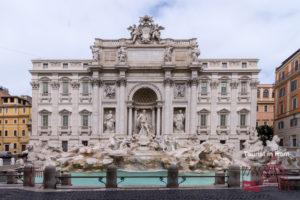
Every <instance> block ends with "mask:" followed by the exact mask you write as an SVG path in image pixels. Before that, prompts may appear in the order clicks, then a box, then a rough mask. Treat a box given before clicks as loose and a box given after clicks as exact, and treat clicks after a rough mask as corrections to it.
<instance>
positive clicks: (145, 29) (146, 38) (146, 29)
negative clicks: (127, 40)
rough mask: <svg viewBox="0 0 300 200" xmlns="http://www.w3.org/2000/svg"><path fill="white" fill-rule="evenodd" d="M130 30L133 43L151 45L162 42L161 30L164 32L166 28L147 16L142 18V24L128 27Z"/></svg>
mask: <svg viewBox="0 0 300 200" xmlns="http://www.w3.org/2000/svg"><path fill="white" fill-rule="evenodd" d="M128 30H130V31H131V32H130V34H131V39H132V43H135V42H137V41H138V42H141V43H150V42H159V41H160V30H164V27H162V26H159V25H158V24H154V22H153V19H152V17H150V16H148V15H145V16H144V17H140V24H139V25H138V26H136V25H135V24H134V25H132V26H130V27H128Z"/></svg>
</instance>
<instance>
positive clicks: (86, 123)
mask: <svg viewBox="0 0 300 200" xmlns="http://www.w3.org/2000/svg"><path fill="white" fill-rule="evenodd" d="M82 126H89V116H88V115H82Z"/></svg>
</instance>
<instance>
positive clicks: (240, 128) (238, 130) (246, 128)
mask: <svg viewBox="0 0 300 200" xmlns="http://www.w3.org/2000/svg"><path fill="white" fill-rule="evenodd" d="M236 133H237V134H238V135H242V134H245V135H249V134H250V127H249V126H237V127H236Z"/></svg>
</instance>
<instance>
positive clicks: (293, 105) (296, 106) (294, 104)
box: [292, 97, 298, 110]
mask: <svg viewBox="0 0 300 200" xmlns="http://www.w3.org/2000/svg"><path fill="white" fill-rule="evenodd" d="M297 108H298V99H297V97H294V98H293V99H292V109H293V110H295V109H297Z"/></svg>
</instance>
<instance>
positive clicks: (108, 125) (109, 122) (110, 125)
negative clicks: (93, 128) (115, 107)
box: [104, 110, 115, 133]
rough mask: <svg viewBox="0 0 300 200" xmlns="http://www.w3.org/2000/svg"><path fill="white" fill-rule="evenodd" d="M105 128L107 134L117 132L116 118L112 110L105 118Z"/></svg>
mask: <svg viewBox="0 0 300 200" xmlns="http://www.w3.org/2000/svg"><path fill="white" fill-rule="evenodd" d="M104 128H105V130H104V132H105V133H113V132H115V116H114V114H113V113H112V110H109V111H108V113H107V114H106V115H105V116H104Z"/></svg>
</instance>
